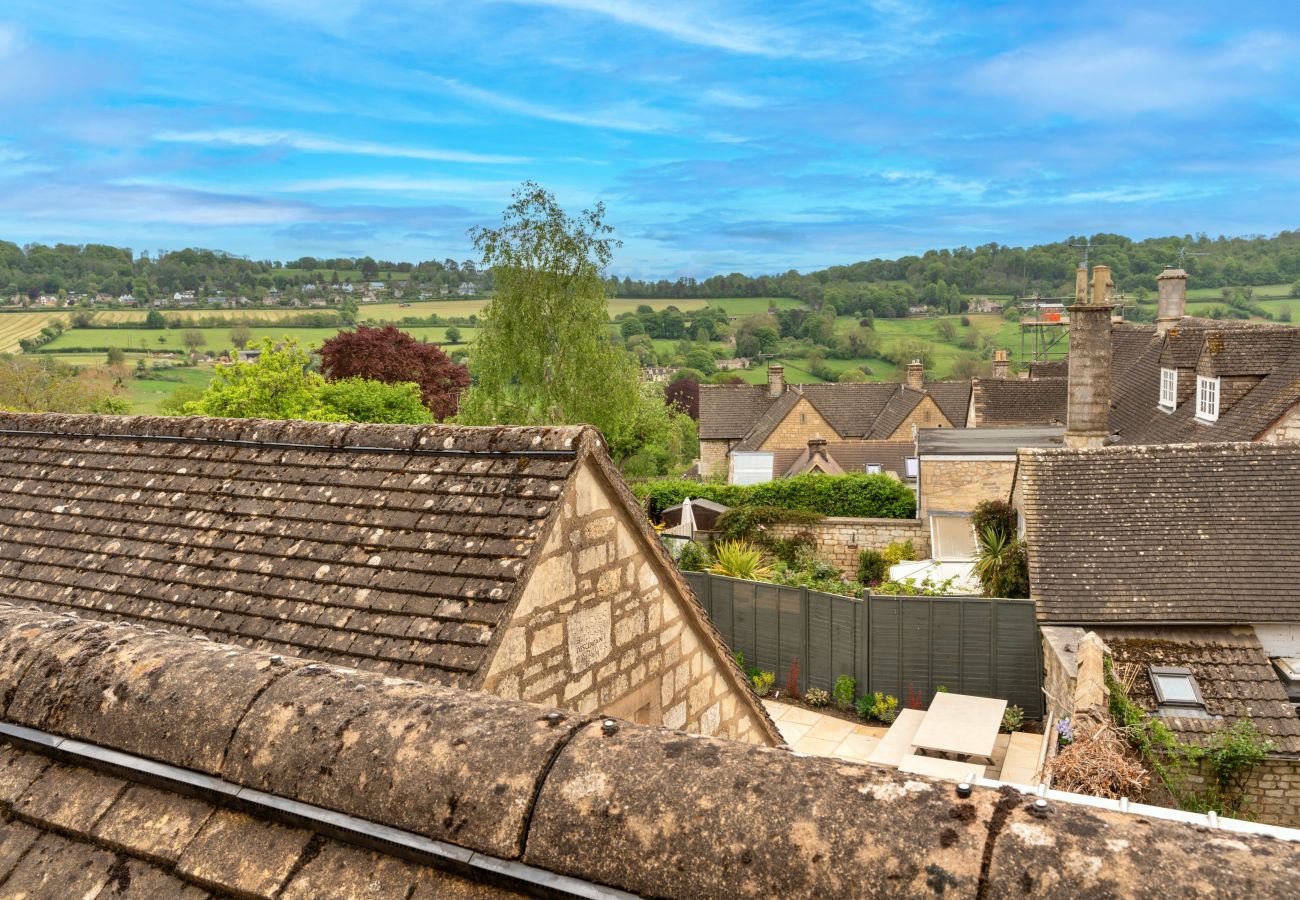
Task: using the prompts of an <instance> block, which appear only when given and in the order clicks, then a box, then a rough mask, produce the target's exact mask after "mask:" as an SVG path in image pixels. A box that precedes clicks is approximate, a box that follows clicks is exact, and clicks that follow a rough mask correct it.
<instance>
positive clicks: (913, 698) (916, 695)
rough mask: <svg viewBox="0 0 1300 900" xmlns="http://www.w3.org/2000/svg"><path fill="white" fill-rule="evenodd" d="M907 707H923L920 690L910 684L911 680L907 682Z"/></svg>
mask: <svg viewBox="0 0 1300 900" xmlns="http://www.w3.org/2000/svg"><path fill="white" fill-rule="evenodd" d="M906 705H907V708H908V709H924V708H925V704H924V703H923V702H922V701H921V692H920V691H918V690H917V689H916V688H915V687H913V686H912V682H910V681H909V682H908V683H907V701H906Z"/></svg>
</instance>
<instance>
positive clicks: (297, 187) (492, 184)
mask: <svg viewBox="0 0 1300 900" xmlns="http://www.w3.org/2000/svg"><path fill="white" fill-rule="evenodd" d="M516 187H518V182H515V181H478V180H474V179H467V178H466V179H461V178H404V177H388V176H383V175H379V176H373V177H372V176H358V177H343V178H318V179H312V180H307V181H295V182H291V183H289V184H286V185H283V186H281V187H279V188H277V189H276V190H277V191H278V192H280V193H288V194H310V193H325V192H331V191H375V192H379V193H403V194H410V193H427V194H454V195H458V196H470V197H482V196H484V195H501V196H505V195H508V194H509V193H510V191H512V190H513V189H514V188H516Z"/></svg>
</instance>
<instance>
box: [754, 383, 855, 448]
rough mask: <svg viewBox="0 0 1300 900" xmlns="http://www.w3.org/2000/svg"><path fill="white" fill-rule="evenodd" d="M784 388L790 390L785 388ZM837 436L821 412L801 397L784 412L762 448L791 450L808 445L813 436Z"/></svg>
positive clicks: (828, 438)
mask: <svg viewBox="0 0 1300 900" xmlns="http://www.w3.org/2000/svg"><path fill="white" fill-rule="evenodd" d="M786 390H790V389H789V388H786ZM838 436H839V432H837V431H836V430H835V429H834V428H832V427H831V424H830V423H829V422H827V421H826V420H825V419H824V418H822V414H821V413H819V412H817V408H816V407H814V406H813V405H812V404H811V403H809V402H808V400H807V399H801V400H800V401H799V402H798V403H796V404H795V405H794V408H793V409H791V410H790V412H788V413H787V414H786V417H785V418H784V419H782V420H781V422H780V424H779V425H777V426H776V428H774V429H773V430H772V433H771V434H769V435H768V436H767V440H765V441H763V446H762V447H761V448H760V449H762V450H793V449H803V448H804V447H807V446H808V441H809V440H810V439H812V438H815V437H822V438H826V439H827V440H829V441H833V440H835V439H836V438H837V437H838Z"/></svg>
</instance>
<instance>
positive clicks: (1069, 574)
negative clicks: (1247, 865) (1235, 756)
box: [1012, 442, 1300, 825]
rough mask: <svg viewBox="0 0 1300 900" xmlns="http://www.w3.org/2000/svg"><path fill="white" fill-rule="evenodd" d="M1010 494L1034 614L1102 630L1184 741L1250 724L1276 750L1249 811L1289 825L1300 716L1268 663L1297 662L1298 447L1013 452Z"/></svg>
mask: <svg viewBox="0 0 1300 900" xmlns="http://www.w3.org/2000/svg"><path fill="white" fill-rule="evenodd" d="M1012 496H1013V502H1014V503H1015V505H1016V507H1017V509H1018V510H1019V511H1020V515H1021V519H1022V523H1023V529H1024V537H1025V541H1026V544H1027V546H1028V552H1029V578H1030V584H1031V592H1032V596H1033V599H1034V600H1035V603H1036V605H1037V613H1038V617H1039V619H1040V621H1041V622H1042V623H1043V624H1044V625H1045V626H1049V627H1055V628H1058V629H1059V628H1060V627H1067V628H1069V629H1071V631H1072V632H1073V633H1074V637H1073V638H1071V639H1066V640H1064V641H1062V642H1061V643H1065V644H1069V643H1074V644H1077V643H1078V639H1079V638H1081V637H1082V636H1083V634H1084V632H1085V631H1093V632H1095V633H1096V634H1097V635H1098V636H1100V637H1101V639H1102V640H1103V641H1104V642H1105V644H1106V645H1107V646H1108V647H1109V648H1110V651H1111V654H1112V656H1113V658H1114V659H1115V661H1116V664H1117V665H1127V666H1132V667H1135V669H1136V670H1137V671H1138V678H1137V680H1136V682H1135V685H1136V689H1135V690H1134V692H1133V697H1134V699H1135V701H1136V702H1138V703H1139V704H1141V705H1144V706H1146V707H1147V708H1148V709H1149V710H1150V711H1151V712H1153V713H1155V714H1157V715H1159V716H1161V717H1162V721H1164V722H1165V724H1167V725H1168V726H1169V727H1170V729H1172V730H1173V731H1174V732H1175V733H1176V734H1178V735H1179V736H1180V737H1183V738H1184V739H1185V740H1188V741H1190V742H1192V743H1203V742H1204V740H1205V738H1206V737H1207V735H1208V734H1209V733H1210V732H1211V731H1213V730H1216V729H1219V728H1221V727H1223V726H1225V725H1231V724H1232V723H1233V722H1235V721H1237V720H1239V719H1243V718H1245V719H1248V720H1249V721H1250V722H1252V723H1253V724H1254V725H1255V726H1256V728H1257V730H1258V731H1259V732H1260V733H1261V734H1262V735H1263V736H1264V737H1265V738H1267V739H1269V740H1270V741H1272V742H1273V745H1274V752H1273V754H1272V755H1271V756H1270V758H1269V759H1268V760H1266V763H1265V765H1263V766H1262V767H1261V768H1260V769H1259V771H1258V775H1257V777H1258V779H1259V781H1257V783H1256V789H1255V790H1254V793H1255V794H1256V800H1255V805H1254V807H1253V808H1252V812H1253V813H1254V814H1256V815H1258V816H1259V817H1260V818H1261V820H1263V821H1270V822H1280V823H1283V824H1291V825H1294V824H1297V823H1300V763H1298V762H1297V759H1298V758H1300V718H1297V716H1296V712H1295V707H1294V706H1293V705H1292V703H1291V701H1290V700H1289V699H1288V695H1287V685H1286V684H1284V682H1283V680H1282V675H1281V674H1280V672H1279V671H1278V669H1277V668H1275V667H1274V666H1273V664H1272V662H1271V661H1272V660H1287V659H1294V658H1300V598H1297V596H1296V592H1295V585H1296V584H1297V583H1298V582H1300V531H1298V530H1297V529H1296V527H1295V523H1296V521H1297V520H1300V444H1294V443H1258V442H1257V443H1229V444H1198V445H1186V444H1182V445H1166V446H1147V447H1127V446H1125V447H1106V448H1101V449H1077V450H1024V451H1022V452H1021V453H1020V458H1019V468H1018V470H1017V474H1016V478H1015V483H1014V486H1013V492H1012ZM1052 656H1053V654H1052V653H1051V652H1049V653H1047V657H1048V661H1049V671H1050V668H1051V659H1052ZM1051 680H1052V679H1051V678H1050V677H1049V679H1048V681H1049V683H1050V682H1051Z"/></svg>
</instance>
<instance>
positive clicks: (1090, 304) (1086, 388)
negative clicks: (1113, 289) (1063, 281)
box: [1065, 266, 1115, 447]
mask: <svg viewBox="0 0 1300 900" xmlns="http://www.w3.org/2000/svg"><path fill="white" fill-rule="evenodd" d="M1110 284H1111V280H1110V266H1093V269H1092V297H1091V298H1090V299H1089V298H1088V297H1087V295H1086V288H1085V292H1084V297H1083V301H1082V302H1079V299H1078V291H1076V301H1075V304H1074V305H1073V306H1071V307H1070V371H1069V381H1068V385H1069V405H1068V407H1067V410H1066V426H1065V446H1067V447H1104V446H1105V445H1106V438H1107V437H1108V436H1109V434H1110V361H1111V322H1110V314H1111V310H1113V309H1114V308H1115V307H1114V305H1113V304H1111V303H1109V302H1107V300H1108V298H1109V290H1110V287H1109V286H1110Z"/></svg>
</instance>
